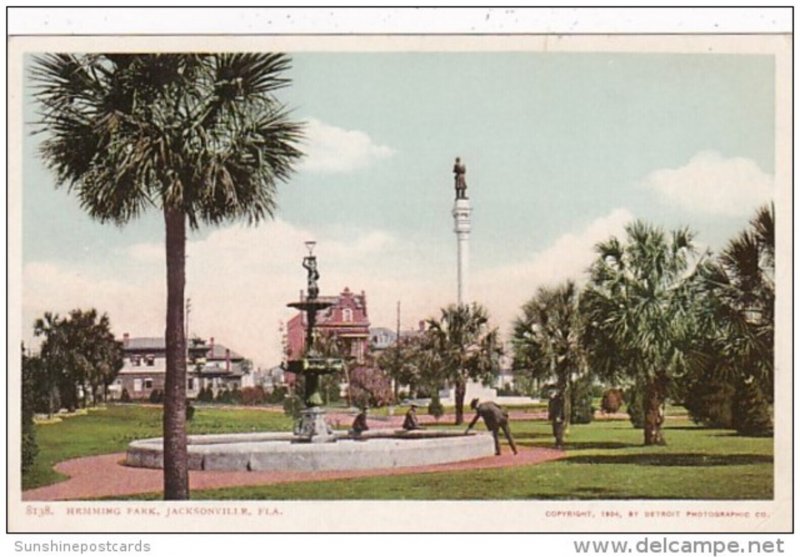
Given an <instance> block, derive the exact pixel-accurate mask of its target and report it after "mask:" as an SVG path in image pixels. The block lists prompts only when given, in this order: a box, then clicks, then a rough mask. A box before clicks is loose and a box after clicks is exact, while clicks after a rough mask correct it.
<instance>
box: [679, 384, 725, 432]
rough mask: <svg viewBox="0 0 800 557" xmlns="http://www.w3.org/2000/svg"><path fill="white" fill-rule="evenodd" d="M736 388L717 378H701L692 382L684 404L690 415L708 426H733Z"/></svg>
mask: <svg viewBox="0 0 800 557" xmlns="http://www.w3.org/2000/svg"><path fill="white" fill-rule="evenodd" d="M735 397H736V388H735V387H734V386H733V385H731V384H730V383H727V382H724V381H720V380H717V379H710V380H701V381H696V382H694V383H692V384H690V385H689V386H688V388H687V390H686V393H685V395H684V400H683V405H684V406H685V407H686V410H688V412H689V417H691V418H692V421H694V422H695V423H697V424H702V425H704V426H707V427H719V428H725V429H732V428H733V421H734V418H733V405H734V398H735Z"/></svg>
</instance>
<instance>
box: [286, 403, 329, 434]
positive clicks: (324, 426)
mask: <svg viewBox="0 0 800 557" xmlns="http://www.w3.org/2000/svg"><path fill="white" fill-rule="evenodd" d="M334 441H336V435H335V434H334V433H333V429H331V426H329V425H328V422H326V421H325V411H324V410H323V409H322V408H319V407H316V406H315V407H312V408H306V409H305V410H303V411H302V412H301V413H300V419H299V420H297V422H295V424H294V438H293V439H292V442H295V443H333V442H334Z"/></svg>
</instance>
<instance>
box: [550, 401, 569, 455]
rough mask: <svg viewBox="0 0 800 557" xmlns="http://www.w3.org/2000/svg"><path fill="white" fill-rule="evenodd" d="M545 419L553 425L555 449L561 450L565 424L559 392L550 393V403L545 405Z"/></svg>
mask: <svg viewBox="0 0 800 557" xmlns="http://www.w3.org/2000/svg"><path fill="white" fill-rule="evenodd" d="M547 419H549V420H550V421H551V422H552V424H553V437H555V440H556V449H563V448H564V428H565V427H566V425H567V424H566V419H565V416H564V395H563V394H561V391H552V392H551V393H550V401H549V402H548V403H547Z"/></svg>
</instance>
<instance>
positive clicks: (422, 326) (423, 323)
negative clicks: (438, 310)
mask: <svg viewBox="0 0 800 557" xmlns="http://www.w3.org/2000/svg"><path fill="white" fill-rule="evenodd" d="M419 332H420V333H424V332H425V321H420V322H419Z"/></svg>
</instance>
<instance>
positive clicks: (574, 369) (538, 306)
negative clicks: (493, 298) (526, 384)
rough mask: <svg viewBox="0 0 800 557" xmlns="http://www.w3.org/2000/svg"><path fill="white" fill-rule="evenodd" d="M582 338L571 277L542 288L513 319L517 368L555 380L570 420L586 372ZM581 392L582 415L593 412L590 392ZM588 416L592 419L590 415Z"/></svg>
mask: <svg viewBox="0 0 800 557" xmlns="http://www.w3.org/2000/svg"><path fill="white" fill-rule="evenodd" d="M581 341H582V319H581V314H580V311H579V293H578V290H577V288H576V286H575V283H574V282H572V281H566V282H564V283H563V284H560V285H558V286H556V287H553V288H545V287H542V288H539V290H538V291H537V293H536V295H535V296H534V297H533V298H531V299H530V300H528V301H527V302H526V303H525V304H524V305H523V306H522V314H521V315H520V316H519V317H517V318H516V319H515V321H514V332H513V336H512V345H513V350H514V364H513V365H514V369H516V370H518V374H525V375H528V376H530V377H531V378H533V379H536V380H539V381H542V380H553V381H555V386H556V390H558V391H559V392H560V393H561V394H562V396H563V397H564V398H563V400H564V401H565V402H566V404H565V408H564V414H565V416H566V417H567V419H568V420H571V418H572V416H573V414H574V412H573V409H572V406H573V404H574V403H575V402H577V399H576V394H575V393H573V390H574V387H575V383H576V382H577V381H578V380H579V378H581V377H582V376H584V375H586V374H587V366H586V364H585V354H584V350H583V345H582V344H581ZM587 388H588V387H587ZM587 394H588V393H581V394H580V396H579V397H578V398H580V402H581V409H580V412H579V414H580V419H581V421H585V420H586V419H587V413H589V414H590V413H591V410H590V409H591V395H590V394H588V409H587V407H586V400H587V397H586V396H585V395H587ZM588 420H589V421H591V416H590V415H589V417H588Z"/></svg>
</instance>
